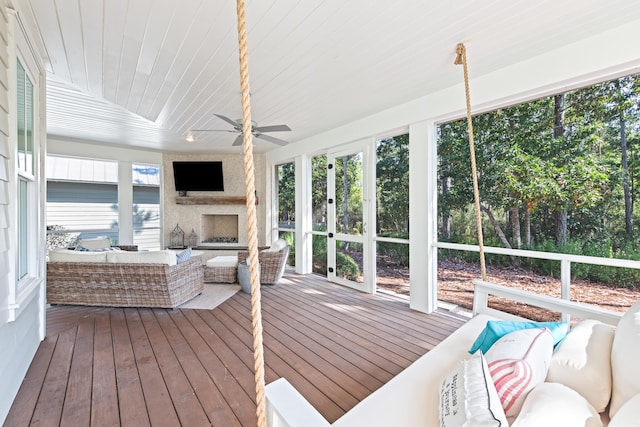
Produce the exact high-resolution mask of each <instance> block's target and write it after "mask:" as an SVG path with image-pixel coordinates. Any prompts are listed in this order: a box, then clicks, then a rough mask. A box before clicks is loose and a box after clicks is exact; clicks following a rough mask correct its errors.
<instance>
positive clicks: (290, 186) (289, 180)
mask: <svg viewBox="0 0 640 427" xmlns="http://www.w3.org/2000/svg"><path fill="white" fill-rule="evenodd" d="M276 176H277V177H278V237H279V238H281V239H284V240H286V241H287V243H288V244H289V247H290V248H291V250H290V252H289V260H288V263H289V265H292V266H293V265H295V228H296V167H295V164H294V163H285V164H282V165H278V166H276Z"/></svg>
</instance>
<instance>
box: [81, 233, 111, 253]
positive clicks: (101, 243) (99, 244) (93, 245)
mask: <svg viewBox="0 0 640 427" xmlns="http://www.w3.org/2000/svg"><path fill="white" fill-rule="evenodd" d="M78 246H83V247H85V248H87V249H89V250H92V251H95V250H98V249H104V248H108V247H110V246H111V239H109V238H108V237H106V236H105V237H96V238H94V239H81V240H78Z"/></svg>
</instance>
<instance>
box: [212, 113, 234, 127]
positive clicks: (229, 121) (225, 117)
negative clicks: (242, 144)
mask: <svg viewBox="0 0 640 427" xmlns="http://www.w3.org/2000/svg"><path fill="white" fill-rule="evenodd" d="M213 115H214V116H216V117H217V118H219V119H220V120H224V121H225V122H227V123H229V124H230V125H231V126H233V127H236V126H238V123H236V121H235V120H231V119H230V118H229V117H227V116H222V115H220V114H215V113H214V114H213Z"/></svg>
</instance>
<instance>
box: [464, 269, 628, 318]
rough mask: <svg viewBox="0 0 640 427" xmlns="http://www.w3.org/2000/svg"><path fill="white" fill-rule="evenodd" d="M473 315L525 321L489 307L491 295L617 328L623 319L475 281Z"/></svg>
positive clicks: (597, 309) (618, 314)
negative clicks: (597, 321) (593, 320)
mask: <svg viewBox="0 0 640 427" xmlns="http://www.w3.org/2000/svg"><path fill="white" fill-rule="evenodd" d="M473 284H474V285H475V287H474V291H473V314H474V315H476V314H487V315H490V316H494V317H498V318H501V319H505V320H523V319H522V318H519V317H517V316H513V315H510V314H509V313H504V312H501V311H498V310H495V309H492V308H490V307H489V306H488V302H489V295H495V296H499V297H503V298H508V299H510V300H512V301H518V302H521V303H525V304H529V305H532V306H535V307H540V308H546V309H547V310H551V311H556V312H558V313H562V314H565V315H573V316H577V317H579V318H582V319H595V320H599V321H601V322H603V323H606V324H608V325H612V326H615V325H617V324H618V321H619V320H620V318H621V317H622V313H617V312H615V311H611V310H605V309H602V308H599V307H596V306H593V305H588V304H582V303H579V302H575V301H568V300H563V299H560V298H554V297H551V296H547V295H540V294H536V293H533V292H529V291H523V290H520V289H514V288H509V287H507V286H502V285H497V284H495V283H490V282H485V281H482V280H474V281H473Z"/></svg>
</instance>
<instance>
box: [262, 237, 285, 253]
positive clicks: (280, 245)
mask: <svg viewBox="0 0 640 427" xmlns="http://www.w3.org/2000/svg"><path fill="white" fill-rule="evenodd" d="M286 247H287V242H286V241H285V240H284V239H278V240H276V241H275V242H273V244H272V245H271V247H270V248H268V249H265V250H264V252H280V251H281V250H282V249H284V248H286Z"/></svg>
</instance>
